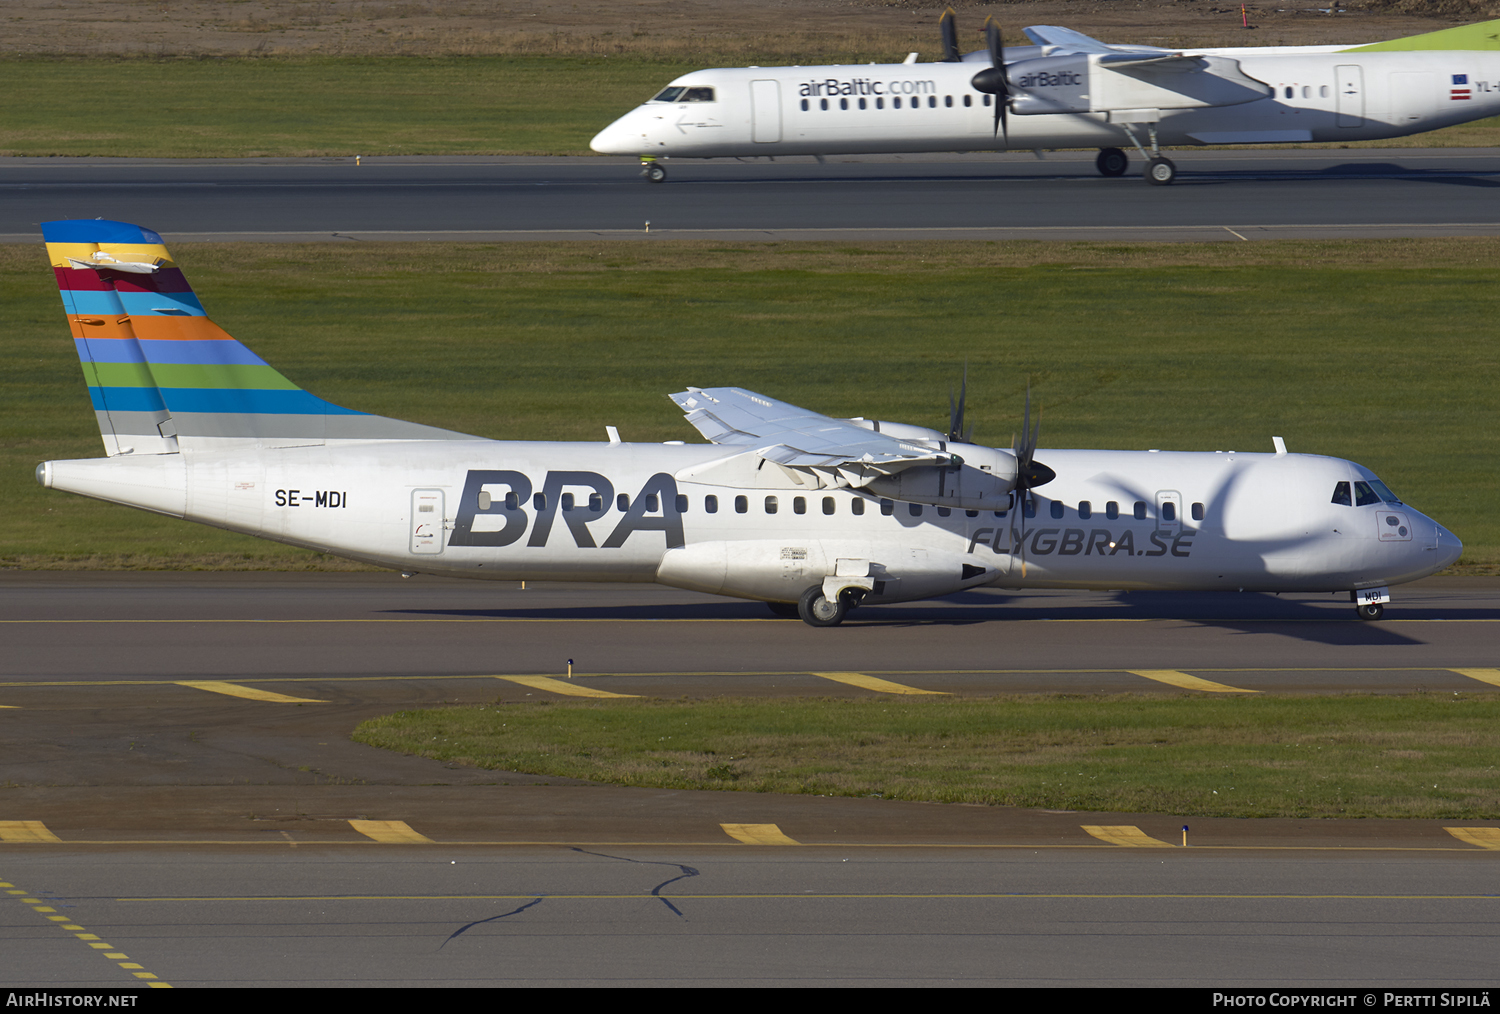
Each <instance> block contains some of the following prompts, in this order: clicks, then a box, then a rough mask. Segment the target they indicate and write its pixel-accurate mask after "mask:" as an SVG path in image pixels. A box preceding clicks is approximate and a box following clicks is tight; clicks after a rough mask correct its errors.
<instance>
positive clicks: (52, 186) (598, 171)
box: [0, 148, 1500, 242]
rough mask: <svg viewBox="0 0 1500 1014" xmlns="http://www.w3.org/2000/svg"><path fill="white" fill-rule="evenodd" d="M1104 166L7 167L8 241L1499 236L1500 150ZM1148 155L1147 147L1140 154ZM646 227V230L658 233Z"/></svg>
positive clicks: (1086, 155) (1, 174)
mask: <svg viewBox="0 0 1500 1014" xmlns="http://www.w3.org/2000/svg"><path fill="white" fill-rule="evenodd" d="M1172 157H1173V158H1174V159H1175V160H1176V161H1177V163H1178V166H1179V169H1180V170H1181V175H1180V176H1179V179H1178V182H1177V183H1176V184H1174V185H1173V186H1170V187H1154V186H1149V185H1147V184H1146V183H1145V182H1144V181H1143V180H1142V179H1141V178H1140V177H1139V175H1137V174H1136V172H1135V170H1132V172H1131V174H1130V175H1127V176H1125V177H1120V178H1114V179H1106V178H1103V177H1100V176H1099V175H1098V174H1097V173H1096V172H1095V170H1094V167H1093V153H1092V152H1062V153H1053V154H1048V155H1047V156H1046V157H1045V159H1043V160H1038V159H1036V158H1035V157H1034V156H1032V155H1031V154H1029V153H1019V154H1018V153H1008V154H1004V155H996V154H981V155H970V154H966V155H958V154H954V155H907V156H859V157H843V156H840V157H836V158H831V159H829V160H828V162H827V164H825V165H819V164H818V163H816V162H814V161H813V160H811V159H809V158H802V157H798V158H790V159H783V160H779V161H776V162H771V161H769V160H755V161H743V162H742V161H738V160H733V159H723V160H707V161H704V160H693V161H678V162H673V163H671V165H670V167H669V172H670V179H669V180H668V182H666V183H665V184H661V185H652V184H648V183H645V182H644V181H643V180H641V179H640V178H639V175H638V173H637V170H636V167H635V165H634V164H633V163H632V162H631V160H629V159H620V158H572V159H560V158H479V157H475V158H457V157H454V158H438V157H433V158H389V159H367V160H363V164H362V165H355V164H354V163H353V161H352V160H350V159H302V160H274V159H266V160H232V159H223V160H176V161H152V160H143V159H69V158H49V159H36V158H25V159H23V158H11V159H0V241H6V242H29V241H32V240H34V239H36V238H37V236H38V232H39V231H38V228H37V223H40V222H43V221H49V220H53V219H62V218H94V217H103V218H111V219H117V220H123V221H131V222H136V223H139V224H143V225H147V226H148V227H150V228H153V229H155V230H157V231H159V232H161V233H163V234H164V235H166V236H167V237H168V238H169V239H175V240H179V241H192V240H209V239H225V240H229V239H247V240H255V239H260V240H284V241H293V240H345V241H358V240H380V239H394V240H401V239H408V240H432V239H453V240H465V239H467V240H525V239H578V240H588V239H600V238H611V239H625V238H632V239H642V240H648V239H652V238H658V239H659V238H670V237H677V238H700V239H742V240H756V239H763V240H794V239H851V238H863V239H892V238H905V239H921V238H968V239H1014V238H1033V239H1091V238H1092V239H1139V240H1222V241H1228V242H1240V241H1242V240H1253V239H1258V238H1296V237H1302V238H1309V237H1388V236H1433V235H1493V234H1496V233H1497V232H1500V203H1497V200H1496V188H1500V150H1497V149H1475V148H1463V149H1411V148H1407V149H1390V150H1375V149H1362V150H1251V149H1245V150H1234V151H1185V152H1174V153H1172ZM1135 162H1136V167H1137V168H1139V164H1140V159H1139V158H1138V157H1137V158H1136V160H1135ZM648 223H649V228H648Z"/></svg>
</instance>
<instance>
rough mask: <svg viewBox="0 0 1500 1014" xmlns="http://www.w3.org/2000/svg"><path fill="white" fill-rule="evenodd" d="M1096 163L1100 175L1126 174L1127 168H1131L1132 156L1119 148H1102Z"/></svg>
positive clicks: (1095, 160)
mask: <svg viewBox="0 0 1500 1014" xmlns="http://www.w3.org/2000/svg"><path fill="white" fill-rule="evenodd" d="M1094 165H1095V166H1096V167H1097V168H1098V170H1099V175H1100V176H1124V175H1125V170H1127V169H1129V168H1130V156H1129V155H1126V154H1125V153H1124V152H1123V151H1121V150H1120V149H1119V148H1100V149H1099V157H1098V158H1096V159H1094Z"/></svg>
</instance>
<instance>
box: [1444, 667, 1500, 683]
mask: <svg viewBox="0 0 1500 1014" xmlns="http://www.w3.org/2000/svg"><path fill="white" fill-rule="evenodd" d="M1448 671H1449V672H1456V673H1458V674H1459V675H1460V676H1467V677H1469V679H1471V680H1478V681H1479V682H1481V683H1490V684H1493V685H1494V686H1497V687H1500V669H1450V670H1448Z"/></svg>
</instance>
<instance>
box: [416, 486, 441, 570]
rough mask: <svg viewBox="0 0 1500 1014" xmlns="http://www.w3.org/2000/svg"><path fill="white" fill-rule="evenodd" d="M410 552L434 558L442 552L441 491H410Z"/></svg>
mask: <svg viewBox="0 0 1500 1014" xmlns="http://www.w3.org/2000/svg"><path fill="white" fill-rule="evenodd" d="M410 548H411V551H412V552H413V553H416V554H418V555H422V556H435V555H437V554H438V553H441V552H442V551H443V491H442V490H440V489H414V490H412V491H411V547H410Z"/></svg>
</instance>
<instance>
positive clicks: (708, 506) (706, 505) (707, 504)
mask: <svg viewBox="0 0 1500 1014" xmlns="http://www.w3.org/2000/svg"><path fill="white" fill-rule="evenodd" d="M703 510H704V512H705V513H708V514H717V513H719V498H718V497H716V496H714V495H713V494H712V493H710V494H708V496H706V497H704V498H703Z"/></svg>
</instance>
